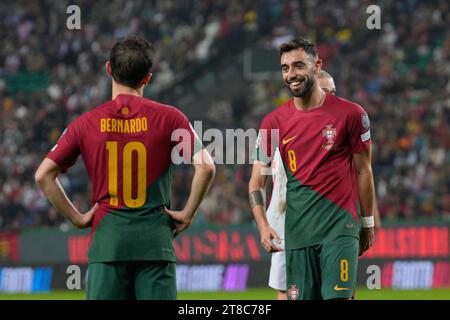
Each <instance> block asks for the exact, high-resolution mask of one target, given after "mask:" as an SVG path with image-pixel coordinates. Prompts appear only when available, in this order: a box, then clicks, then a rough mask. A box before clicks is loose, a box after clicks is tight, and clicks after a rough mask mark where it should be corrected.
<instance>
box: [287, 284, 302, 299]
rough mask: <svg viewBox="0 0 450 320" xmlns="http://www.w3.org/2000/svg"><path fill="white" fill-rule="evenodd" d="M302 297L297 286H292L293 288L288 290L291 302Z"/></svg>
mask: <svg viewBox="0 0 450 320" xmlns="http://www.w3.org/2000/svg"><path fill="white" fill-rule="evenodd" d="M299 295H300V291H299V290H298V289H297V286H296V285H295V284H291V288H290V289H289V290H288V296H289V298H291V300H297V298H298V296H299Z"/></svg>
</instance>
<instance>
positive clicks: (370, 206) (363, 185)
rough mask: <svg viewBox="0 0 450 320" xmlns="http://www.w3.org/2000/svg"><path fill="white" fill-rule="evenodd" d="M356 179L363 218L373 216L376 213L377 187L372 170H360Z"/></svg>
mask: <svg viewBox="0 0 450 320" xmlns="http://www.w3.org/2000/svg"><path fill="white" fill-rule="evenodd" d="M356 179H357V188H358V196H359V203H360V206H361V216H363V217H369V216H373V215H374V211H375V187H374V183H373V174H372V170H371V169H370V168H364V169H363V170H360V171H359V172H357V175H356Z"/></svg>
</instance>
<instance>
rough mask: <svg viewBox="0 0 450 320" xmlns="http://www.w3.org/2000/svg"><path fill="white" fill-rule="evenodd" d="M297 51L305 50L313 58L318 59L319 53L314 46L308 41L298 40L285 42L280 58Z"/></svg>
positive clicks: (281, 47) (281, 48)
mask: <svg viewBox="0 0 450 320" xmlns="http://www.w3.org/2000/svg"><path fill="white" fill-rule="evenodd" d="M296 49H303V50H304V51H305V52H306V53H307V54H309V55H310V56H312V57H314V58H315V57H317V51H316V47H315V46H314V44H313V43H312V42H311V41H309V40H306V39H303V38H298V39H294V40H291V41H289V42H285V43H283V44H282V45H281V46H280V57H281V56H282V55H283V54H284V53H286V52H289V51H292V50H296Z"/></svg>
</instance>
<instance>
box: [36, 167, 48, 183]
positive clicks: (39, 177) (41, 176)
mask: <svg viewBox="0 0 450 320" xmlns="http://www.w3.org/2000/svg"><path fill="white" fill-rule="evenodd" d="M45 179H46V175H45V172H44V171H43V170H42V168H41V167H39V168H38V169H37V170H36V172H35V173H34V181H35V182H36V184H37V185H38V186H39V187H41V188H42V186H43V185H44V183H45Z"/></svg>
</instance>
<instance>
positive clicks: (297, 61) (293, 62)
mask: <svg viewBox="0 0 450 320" xmlns="http://www.w3.org/2000/svg"><path fill="white" fill-rule="evenodd" d="M298 64H301V65H306V63H304V62H303V61H302V60H296V61H292V62H291V65H292V66H295V65H298ZM284 67H288V65H287V64H286V63H283V64H282V65H281V68H284Z"/></svg>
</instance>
